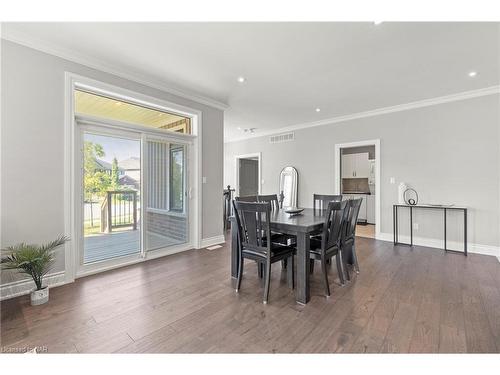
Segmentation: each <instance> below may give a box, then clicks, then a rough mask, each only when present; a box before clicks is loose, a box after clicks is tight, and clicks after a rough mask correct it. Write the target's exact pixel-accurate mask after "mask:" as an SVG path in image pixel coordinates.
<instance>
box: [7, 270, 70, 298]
mask: <svg viewBox="0 0 500 375" xmlns="http://www.w3.org/2000/svg"><path fill="white" fill-rule="evenodd" d="M63 284H66V280H65V275H64V271H60V272H55V273H52V274H50V275H47V276H45V278H44V285H48V286H49V287H56V286H59V285H63ZM34 288H35V284H34V282H33V280H32V279H31V278H30V279H23V280H18V281H13V282H11V283H7V284H3V285H0V301H3V300H5V299H9V298H14V297H18V296H22V295H25V294H29V293H30V292H31V291H32V290H33V289H34Z"/></svg>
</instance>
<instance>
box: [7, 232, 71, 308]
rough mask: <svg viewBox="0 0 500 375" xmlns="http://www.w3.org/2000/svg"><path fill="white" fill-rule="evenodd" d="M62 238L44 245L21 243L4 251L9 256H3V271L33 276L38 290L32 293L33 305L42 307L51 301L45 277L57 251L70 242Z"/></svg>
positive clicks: (66, 238) (64, 237)
mask: <svg viewBox="0 0 500 375" xmlns="http://www.w3.org/2000/svg"><path fill="white" fill-rule="evenodd" d="M68 240H69V238H68V237H66V236H61V237H59V238H58V239H56V240H54V241H52V242H49V243H47V244H44V245H40V246H39V245H27V244H25V243H21V244H18V245H15V246H9V247H7V248H5V249H2V252H5V253H7V255H5V256H2V260H1V264H2V268H3V269H7V270H9V269H17V270H19V272H21V273H26V274H28V275H30V276H31V278H32V279H33V281H34V282H35V285H36V289H33V290H32V292H31V305H33V306H34V305H41V304H43V303H46V302H47V301H48V300H49V287H48V286H43V277H44V276H45V275H46V274H47V273H48V272H49V271H50V270H51V268H52V265H53V263H54V259H55V250H56V248H58V247H59V246H61V245H63V244H64V243H66V241H68Z"/></svg>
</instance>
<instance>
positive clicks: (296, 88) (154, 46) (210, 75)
mask: <svg viewBox="0 0 500 375" xmlns="http://www.w3.org/2000/svg"><path fill="white" fill-rule="evenodd" d="M3 33H4V37H6V38H7V39H9V38H10V39H15V38H14V37H13V36H16V38H17V39H19V36H21V35H22V36H23V37H31V38H35V40H37V41H39V42H40V44H42V42H43V44H45V45H50V46H52V47H54V48H57V49H58V50H61V51H66V52H68V53H70V54H77V55H79V56H81V57H83V58H85V59H89V60H97V61H100V62H102V63H103V64H107V65H109V66H114V67H116V69H117V70H119V71H125V72H128V73H130V74H138V75H139V74H140V75H142V77H144V76H147V77H149V78H150V79H151V80H156V81H159V82H161V83H163V84H166V85H170V86H172V87H174V88H178V89H182V90H183V91H185V92H190V93H196V94H199V95H203V96H205V97H209V98H212V99H215V100H217V101H219V102H223V103H226V104H228V105H229V106H230V108H229V109H228V110H227V111H226V115H225V138H226V140H230V139H235V138H240V137H242V136H243V137H244V136H245V134H244V133H243V132H242V131H240V130H238V129H237V128H238V127H241V128H257V130H256V131H255V134H254V135H257V134H259V132H264V131H268V130H272V129H279V128H281V127H285V126H290V125H296V124H301V123H307V122H313V121H319V120H323V119H328V118H333V117H338V116H343V115H348V114H353V113H358V112H363V111H367V110H373V109H377V108H382V107H388V106H393V105H398V104H404V103H409V102H414V101H418V100H422V99H428V98H434V97H438V96H444V95H449V94H454V93H459V92H463V91H469V90H474V89H479V88H484V87H489V86H494V85H498V84H499V81H500V65H499V54H500V24H499V23H470V22H469V23H382V24H380V25H374V24H373V23H367V22H363V23H11V24H3ZM471 70H474V71H477V72H478V75H477V76H476V77H475V78H470V77H469V76H468V72H469V71H471ZM239 76H244V77H245V78H246V82H245V83H243V84H240V83H238V82H237V77H239ZM317 107H319V108H321V111H320V112H316V111H315V108H317Z"/></svg>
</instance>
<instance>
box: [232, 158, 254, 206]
mask: <svg viewBox="0 0 500 375" xmlns="http://www.w3.org/2000/svg"><path fill="white" fill-rule="evenodd" d="M235 175H236V196H237V197H247V196H255V195H258V194H260V153H256V154H248V155H240V156H236V173H235Z"/></svg>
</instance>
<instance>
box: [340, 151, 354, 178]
mask: <svg viewBox="0 0 500 375" xmlns="http://www.w3.org/2000/svg"><path fill="white" fill-rule="evenodd" d="M354 164H355V159H354V154H350V155H342V168H341V170H342V178H353V177H354V170H355V167H354Z"/></svg>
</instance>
